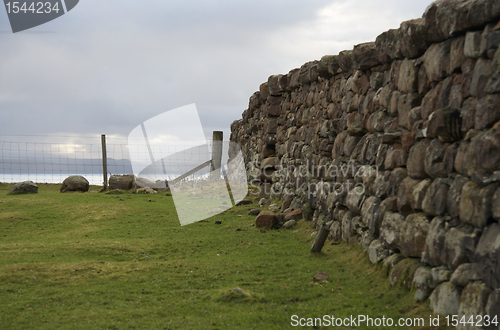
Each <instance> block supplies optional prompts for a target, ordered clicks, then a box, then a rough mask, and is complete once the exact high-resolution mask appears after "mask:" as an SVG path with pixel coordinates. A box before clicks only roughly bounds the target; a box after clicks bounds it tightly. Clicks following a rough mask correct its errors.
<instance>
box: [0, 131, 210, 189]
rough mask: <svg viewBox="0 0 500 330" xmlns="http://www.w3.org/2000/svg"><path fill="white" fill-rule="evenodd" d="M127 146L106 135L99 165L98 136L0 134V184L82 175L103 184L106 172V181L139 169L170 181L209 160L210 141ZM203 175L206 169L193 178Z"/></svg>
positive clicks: (119, 140) (99, 141) (125, 143)
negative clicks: (104, 152) (104, 154)
mask: <svg viewBox="0 0 500 330" xmlns="http://www.w3.org/2000/svg"><path fill="white" fill-rule="evenodd" d="M129 142H130V141H128V140H127V139H125V138H120V137H106V143H105V150H106V163H107V167H103V153H102V151H103V145H102V143H101V136H96V137H82V136H55V135H54V136H48V135H39V136H35V135H0V182H6V183H13V182H22V181H26V180H31V181H34V182H38V183H61V182H62V181H64V179H65V178H67V177H68V176H70V175H82V176H84V177H85V178H86V179H87V180H88V181H89V182H90V184H93V185H102V184H103V182H104V172H103V171H104V169H105V170H106V176H107V178H109V176H111V175H124V174H134V170H136V172H137V171H138V170H139V171H141V173H142V175H143V176H146V177H151V179H152V180H153V179H155V178H158V177H162V178H163V179H164V180H169V179H170V178H174V177H176V176H178V175H180V174H182V173H185V172H186V171H188V170H190V169H192V168H193V167H195V166H197V165H199V164H201V163H203V162H205V161H206V160H210V157H211V144H212V141H207V143H206V144H205V145H198V146H197V145H196V143H195V142H194V141H183V144H175V143H172V141H163V142H162V143H161V144H154V145H148V146H147V148H146V147H145V146H144V145H143V144H134V143H133V141H131V142H132V143H129ZM198 144H199V141H198ZM207 173H209V168H208V166H207V168H206V169H204V170H202V171H200V172H199V173H197V175H198V176H199V175H206V174H207Z"/></svg>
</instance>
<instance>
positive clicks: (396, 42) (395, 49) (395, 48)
mask: <svg viewBox="0 0 500 330" xmlns="http://www.w3.org/2000/svg"><path fill="white" fill-rule="evenodd" d="M375 44H376V50H377V58H378V60H379V61H380V62H382V63H389V62H391V61H392V60H394V59H398V58H403V54H402V52H401V47H400V32H399V29H397V30H396V29H391V30H389V31H386V32H384V33H382V34H380V35H379V36H378V37H377V39H376V40H375Z"/></svg>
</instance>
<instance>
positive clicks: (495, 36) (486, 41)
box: [480, 26, 500, 55]
mask: <svg viewBox="0 0 500 330" xmlns="http://www.w3.org/2000/svg"><path fill="white" fill-rule="evenodd" d="M488 30H489V28H488V26H487V27H486V29H485V30H484V31H483V33H482V35H481V44H480V53H481V55H486V54H487V52H488V51H489V50H490V49H496V48H497V47H498V45H499V44H500V31H488Z"/></svg>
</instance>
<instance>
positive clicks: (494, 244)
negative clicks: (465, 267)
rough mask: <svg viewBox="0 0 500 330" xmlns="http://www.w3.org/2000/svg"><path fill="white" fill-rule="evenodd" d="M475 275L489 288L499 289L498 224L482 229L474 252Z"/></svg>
mask: <svg viewBox="0 0 500 330" xmlns="http://www.w3.org/2000/svg"><path fill="white" fill-rule="evenodd" d="M475 261H476V263H477V274H478V275H479V278H481V279H482V280H483V281H484V282H485V283H486V284H487V285H488V286H489V287H491V288H493V289H498V288H500V224H498V223H495V224H492V225H490V226H488V227H486V228H485V229H484V232H483V234H482V235H481V238H480V240H479V243H478V245H477V248H476V251H475Z"/></svg>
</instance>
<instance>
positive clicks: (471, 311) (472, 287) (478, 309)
mask: <svg viewBox="0 0 500 330" xmlns="http://www.w3.org/2000/svg"><path fill="white" fill-rule="evenodd" d="M491 291H492V290H491V289H490V288H488V287H487V286H486V285H485V284H484V283H482V282H472V283H469V284H468V285H467V286H466V287H465V288H464V290H463V291H462V297H461V298H460V307H459V308H458V319H459V320H460V319H461V318H462V317H464V316H465V318H466V319H469V318H470V317H471V316H472V317H473V318H474V320H476V315H484V308H485V307H486V303H487V302H488V297H489V296H490V293H491ZM474 328H475V327H474ZM457 329H458V330H465V329H473V327H471V325H470V324H465V325H464V324H463V323H459V324H458V326H457Z"/></svg>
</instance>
